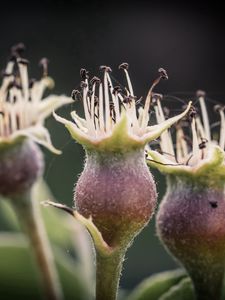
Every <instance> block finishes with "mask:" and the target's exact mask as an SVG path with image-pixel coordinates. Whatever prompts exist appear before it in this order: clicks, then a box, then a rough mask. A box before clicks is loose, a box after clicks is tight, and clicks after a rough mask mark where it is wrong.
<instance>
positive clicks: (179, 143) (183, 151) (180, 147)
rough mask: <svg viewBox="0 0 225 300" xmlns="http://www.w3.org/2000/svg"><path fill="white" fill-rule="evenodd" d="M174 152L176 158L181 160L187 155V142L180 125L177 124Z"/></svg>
mask: <svg viewBox="0 0 225 300" xmlns="http://www.w3.org/2000/svg"><path fill="white" fill-rule="evenodd" d="M176 154H177V160H178V161H182V162H183V161H184V160H185V158H186V157H187V156H188V148H187V143H186V140H185V138H184V132H183V129H182V128H181V126H177V137H176Z"/></svg>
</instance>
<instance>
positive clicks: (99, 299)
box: [96, 252, 124, 300]
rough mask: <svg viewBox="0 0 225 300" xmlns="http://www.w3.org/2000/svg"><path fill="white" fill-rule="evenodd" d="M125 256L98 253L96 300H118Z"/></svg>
mask: <svg viewBox="0 0 225 300" xmlns="http://www.w3.org/2000/svg"><path fill="white" fill-rule="evenodd" d="M123 258H124V254H123V253H121V252H119V253H118V252H116V253H112V254H110V255H108V256H102V255H101V254H99V253H98V252H97V253H96V300H116V299H117V292H118V287H119V280H120V274H121V269H122V264H123Z"/></svg>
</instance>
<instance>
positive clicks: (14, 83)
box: [7, 80, 22, 91]
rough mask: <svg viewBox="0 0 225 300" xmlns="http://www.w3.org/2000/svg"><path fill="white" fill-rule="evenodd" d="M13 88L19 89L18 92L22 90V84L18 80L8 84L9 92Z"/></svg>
mask: <svg viewBox="0 0 225 300" xmlns="http://www.w3.org/2000/svg"><path fill="white" fill-rule="evenodd" d="M13 87H15V88H17V89H18V90H22V86H21V84H19V83H18V82H17V81H16V80H14V81H12V82H10V83H9V84H8V86H7V89H8V91H9V90H10V89H11V88H13Z"/></svg>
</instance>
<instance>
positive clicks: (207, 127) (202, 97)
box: [197, 91, 211, 141]
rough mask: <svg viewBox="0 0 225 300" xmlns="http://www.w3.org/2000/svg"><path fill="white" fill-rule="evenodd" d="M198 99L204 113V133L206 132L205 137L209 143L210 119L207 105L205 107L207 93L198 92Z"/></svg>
mask: <svg viewBox="0 0 225 300" xmlns="http://www.w3.org/2000/svg"><path fill="white" fill-rule="evenodd" d="M197 97H198V99H199V103H200V107H201V112H202V119H203V125H204V131H205V136H204V137H205V138H206V139H207V140H208V141H211V134H210V125H209V118H208V113H207V109H206V105H205V92H204V91H197Z"/></svg>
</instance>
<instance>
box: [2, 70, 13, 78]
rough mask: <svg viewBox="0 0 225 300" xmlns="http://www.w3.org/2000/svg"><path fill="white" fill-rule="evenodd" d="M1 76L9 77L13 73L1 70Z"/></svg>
mask: <svg viewBox="0 0 225 300" xmlns="http://www.w3.org/2000/svg"><path fill="white" fill-rule="evenodd" d="M1 75H2V77H10V76H13V73H7V72H6V71H5V70H3V71H2V72H1Z"/></svg>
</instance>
